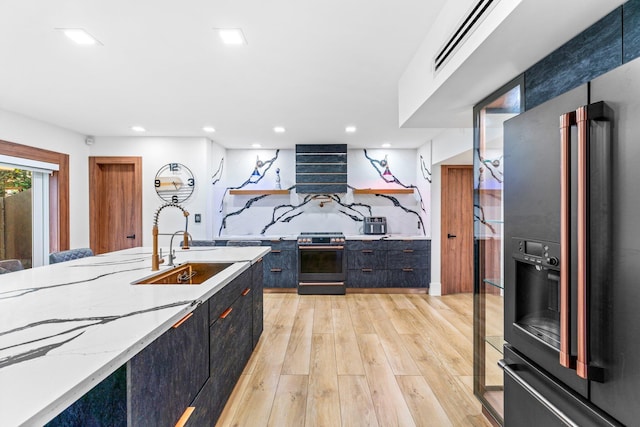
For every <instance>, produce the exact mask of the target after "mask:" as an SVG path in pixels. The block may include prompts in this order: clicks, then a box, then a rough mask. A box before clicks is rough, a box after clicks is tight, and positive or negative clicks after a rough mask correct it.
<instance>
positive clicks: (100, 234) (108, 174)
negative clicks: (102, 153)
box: [89, 157, 142, 254]
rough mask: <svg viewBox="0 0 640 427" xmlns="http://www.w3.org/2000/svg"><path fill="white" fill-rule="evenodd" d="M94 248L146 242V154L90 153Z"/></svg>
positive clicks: (102, 250)
mask: <svg viewBox="0 0 640 427" xmlns="http://www.w3.org/2000/svg"><path fill="white" fill-rule="evenodd" d="M89 194H90V197H89V212H90V218H91V219H90V241H91V249H93V251H94V252H95V253H96V254H102V253H105V252H111V251H117V250H120V249H127V248H132V247H135V246H141V245H142V158H141V157H89Z"/></svg>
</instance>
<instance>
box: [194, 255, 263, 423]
mask: <svg viewBox="0 0 640 427" xmlns="http://www.w3.org/2000/svg"><path fill="white" fill-rule="evenodd" d="M261 276H262V263H260V262H257V263H255V264H254V265H253V266H252V267H251V268H250V269H249V270H246V271H245V272H244V273H242V275H240V276H239V277H238V278H237V279H235V280H234V282H237V283H238V284H239V285H237V284H235V286H233V287H232V289H234V291H237V293H236V294H235V295H234V296H233V298H232V301H231V302H229V304H228V305H225V304H223V303H222V302H221V301H219V300H218V299H221V298H224V301H229V300H228V297H226V296H223V295H219V294H220V293H218V294H216V295H214V296H213V297H212V298H211V300H210V304H209V306H210V307H216V308H215V311H214V310H210V311H209V319H210V328H209V340H208V342H209V354H210V377H209V379H208V381H207V382H206V384H205V385H204V387H202V389H201V390H200V393H198V395H197V397H196V398H195V400H194V401H193V403H192V404H191V406H192V407H194V408H195V409H194V411H193V413H192V414H191V416H190V417H189V419H188V422H187V425H188V426H196V427H197V426H212V425H215V423H216V421H217V420H218V417H220V414H221V413H222V410H223V409H224V405H225V404H226V403H227V400H228V399H229V396H230V395H231V392H232V391H233V387H234V386H235V384H236V382H237V381H238V379H239V378H240V375H241V374H242V371H243V369H244V367H245V365H246V364H247V362H248V360H249V357H250V356H251V352H252V351H253V348H254V347H255V344H256V343H257V341H258V340H259V339H260V334H261V333H262V324H263V320H262V314H263V308H262V284H261V282H259V281H260V278H261ZM227 286H229V285H227ZM216 297H218V298H216ZM258 305H259V307H258Z"/></svg>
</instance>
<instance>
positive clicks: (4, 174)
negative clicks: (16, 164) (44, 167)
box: [0, 169, 31, 197]
mask: <svg viewBox="0 0 640 427" xmlns="http://www.w3.org/2000/svg"><path fill="white" fill-rule="evenodd" d="M29 188H31V171H26V170H22V169H13V170H6V169H2V170H0V194H1V195H2V196H4V197H6V196H8V195H11V194H13V193H19V192H20V191H24V190H28V189H29Z"/></svg>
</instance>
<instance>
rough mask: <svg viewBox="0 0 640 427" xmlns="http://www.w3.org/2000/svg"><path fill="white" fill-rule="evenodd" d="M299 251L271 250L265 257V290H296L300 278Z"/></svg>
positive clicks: (263, 262)
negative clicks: (297, 280)
mask: <svg viewBox="0 0 640 427" xmlns="http://www.w3.org/2000/svg"><path fill="white" fill-rule="evenodd" d="M297 254H298V253H297V251H290V250H280V249H273V247H272V249H271V252H269V253H268V254H267V255H265V256H264V257H263V261H262V264H263V265H264V267H263V270H262V271H263V274H264V286H265V288H294V287H296V285H297V284H296V278H297V276H298V274H297V272H298V264H297Z"/></svg>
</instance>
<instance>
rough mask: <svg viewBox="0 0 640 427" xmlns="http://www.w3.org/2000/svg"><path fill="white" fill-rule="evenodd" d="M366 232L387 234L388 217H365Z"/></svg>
mask: <svg viewBox="0 0 640 427" xmlns="http://www.w3.org/2000/svg"><path fill="white" fill-rule="evenodd" d="M363 230H364V234H387V218H386V217H384V216H368V217H365V218H364V229H363Z"/></svg>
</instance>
